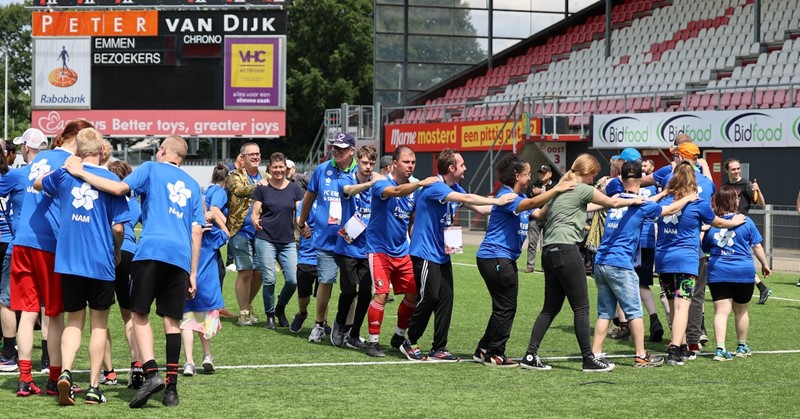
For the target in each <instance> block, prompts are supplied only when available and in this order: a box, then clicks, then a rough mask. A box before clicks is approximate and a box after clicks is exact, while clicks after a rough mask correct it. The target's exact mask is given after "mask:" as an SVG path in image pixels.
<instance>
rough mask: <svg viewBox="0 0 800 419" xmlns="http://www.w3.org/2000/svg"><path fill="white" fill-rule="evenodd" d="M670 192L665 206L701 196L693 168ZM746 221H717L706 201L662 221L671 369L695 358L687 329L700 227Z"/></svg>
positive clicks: (685, 167)
mask: <svg viewBox="0 0 800 419" xmlns="http://www.w3.org/2000/svg"><path fill="white" fill-rule="evenodd" d="M667 189H668V190H669V193H670V195H668V196H667V197H666V198H664V199H662V200H661V205H662V206H664V205H669V204H671V203H672V201H673V200H678V199H681V198H683V197H684V196H687V195H690V194H694V193H697V177H696V175H695V168H694V167H693V166H692V164H690V163H689V162H684V163H680V164H678V165H677V166H676V167H675V170H674V172H673V175H672V178H671V179H670V180H669V183H668V184H667ZM744 221H745V217H744V215H741V214H739V215H736V216H734V217H732V218H730V219H727V220H725V219H722V218H720V217H717V216H716V215H714V211H713V210H712V209H711V203H710V202H708V201H706V200H704V199H698V200H696V201H693V202H690V203H689V204H688V205H686V207H684V208H683V210H682V211H681V212H678V213H676V214H673V215H667V216H664V217H660V218H659V219H658V234H657V241H656V263H655V265H656V272H658V273H659V277H658V280H659V282H660V283H661V289H662V290H663V291H664V293H665V294H666V297H667V301H669V305H670V313H671V315H672V341H671V342H670V345H669V349H668V350H669V354H668V356H667V365H672V366H679V365H683V361H684V360H685V359H689V358H690V356H691V355H690V354H689V348H688V345H687V344H686V327H687V323H688V321H689V306H690V305H691V302H692V296H693V295H694V291H695V285H696V282H697V275H698V270H699V269H698V268H699V261H700V227H701V226H702V225H703V224H711V225H712V226H715V227H719V228H733V227H736V226H738V225H740V224H742V223H744Z"/></svg>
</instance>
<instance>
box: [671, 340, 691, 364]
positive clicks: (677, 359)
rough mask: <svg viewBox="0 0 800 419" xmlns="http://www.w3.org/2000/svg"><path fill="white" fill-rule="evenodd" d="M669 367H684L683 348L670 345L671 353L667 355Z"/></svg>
mask: <svg viewBox="0 0 800 419" xmlns="http://www.w3.org/2000/svg"><path fill="white" fill-rule="evenodd" d="M687 349H688V347H687ZM667 365H669V366H673V367H679V366H681V365H683V358H681V348H679V347H677V346H675V345H669V352H668V354H667Z"/></svg>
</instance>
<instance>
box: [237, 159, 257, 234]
mask: <svg viewBox="0 0 800 419" xmlns="http://www.w3.org/2000/svg"><path fill="white" fill-rule="evenodd" d="M247 177H248V178H250V184H251V185H255V184H257V183H258V182H259V181H260V180H261V173H260V172H259V173H258V174H256V175H255V176H250V174H249V173H248V174H247ZM251 215H253V204H252V203H251V204H250V208H248V209H247V215H245V216H244V222H243V223H242V228H240V229H239V231H238V232H237V233H236V234H241V235H243V236H245V237H247V239H248V240H253V239H254V238H255V237H256V226H254V225H253V222H252V221H250V216H251Z"/></svg>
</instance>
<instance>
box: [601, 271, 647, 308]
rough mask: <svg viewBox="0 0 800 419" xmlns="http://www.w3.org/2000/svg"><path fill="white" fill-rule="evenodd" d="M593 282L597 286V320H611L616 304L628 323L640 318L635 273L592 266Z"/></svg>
mask: <svg viewBox="0 0 800 419" xmlns="http://www.w3.org/2000/svg"><path fill="white" fill-rule="evenodd" d="M594 282H595V284H597V317H598V318H600V319H605V320H611V319H613V318H614V317H616V314H615V312H616V310H617V303H619V307H620V308H621V309H622V312H623V313H625V318H627V319H628V321H631V320H633V319H641V318H642V302H641V300H640V297H639V277H638V276H637V275H636V271H634V270H632V269H625V268H619V267H616V266H611V265H594Z"/></svg>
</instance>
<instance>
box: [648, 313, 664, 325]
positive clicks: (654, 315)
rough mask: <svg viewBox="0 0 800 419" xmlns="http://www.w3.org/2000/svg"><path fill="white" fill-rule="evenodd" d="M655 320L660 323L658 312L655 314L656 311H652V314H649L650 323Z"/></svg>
mask: <svg viewBox="0 0 800 419" xmlns="http://www.w3.org/2000/svg"><path fill="white" fill-rule="evenodd" d="M655 322H659V323H661V322H660V321H659V320H658V314H656V313H653V314H651V315H650V323H655Z"/></svg>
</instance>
